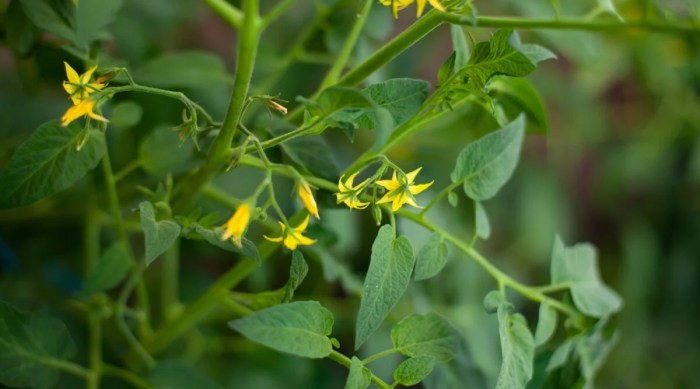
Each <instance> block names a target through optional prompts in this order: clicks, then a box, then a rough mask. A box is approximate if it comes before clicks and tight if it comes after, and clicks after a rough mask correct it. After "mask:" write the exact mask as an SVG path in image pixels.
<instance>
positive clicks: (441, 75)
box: [437, 51, 457, 86]
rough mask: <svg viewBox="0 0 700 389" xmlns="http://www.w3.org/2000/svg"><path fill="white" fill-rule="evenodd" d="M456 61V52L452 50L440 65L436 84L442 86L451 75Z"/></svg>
mask: <svg viewBox="0 0 700 389" xmlns="http://www.w3.org/2000/svg"><path fill="white" fill-rule="evenodd" d="M456 61H457V52H456V51H453V52H452V54H451V55H450V56H449V57H447V59H446V60H445V62H443V63H442V65H440V68H439V69H438V74H437V80H438V86H442V85H444V84H445V82H447V80H449V79H450V77H452V74H454V72H455V62H456Z"/></svg>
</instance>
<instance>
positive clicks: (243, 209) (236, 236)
mask: <svg viewBox="0 0 700 389" xmlns="http://www.w3.org/2000/svg"><path fill="white" fill-rule="evenodd" d="M249 223H250V205H248V203H243V204H241V206H240V207H238V209H236V212H234V213H233V215H232V216H231V218H230V219H228V221H227V222H226V224H225V226H224V227H225V228H226V229H225V230H224V234H223V235H222V236H221V240H226V239H229V238H233V239H232V240H233V243H234V244H235V245H236V246H238V247H241V239H242V238H243V234H244V233H245V230H246V228H248V224H249Z"/></svg>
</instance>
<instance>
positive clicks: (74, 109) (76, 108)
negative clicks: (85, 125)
mask: <svg viewBox="0 0 700 389" xmlns="http://www.w3.org/2000/svg"><path fill="white" fill-rule="evenodd" d="M87 102H88V100H85V101H84V102H82V103H80V104H78V105H73V106H71V107H70V108H68V110H66V113H64V114H63V116H61V127H65V126H67V125H69V124H71V123H72V122H73V121H74V120H76V119H77V118H79V117H81V116H84V115H85V114H86V113H87V110H88V109H89V107H88V106H87V104H86V103H87Z"/></svg>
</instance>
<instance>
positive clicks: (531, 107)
mask: <svg viewBox="0 0 700 389" xmlns="http://www.w3.org/2000/svg"><path fill="white" fill-rule="evenodd" d="M489 93H490V94H491V96H493V97H495V98H496V99H497V101H498V103H499V105H500V106H501V107H502V108H503V110H504V112H505V114H506V116H507V117H516V116H517V115H519V114H520V113H521V112H524V113H525V115H527V132H531V133H547V132H549V122H548V120H547V112H546V110H545V107H544V102H543V101H542V97H541V96H540V94H539V92H538V91H537V89H535V87H534V86H533V85H532V83H531V82H530V80H528V79H526V78H515V77H500V76H498V77H494V78H493V80H491V83H489Z"/></svg>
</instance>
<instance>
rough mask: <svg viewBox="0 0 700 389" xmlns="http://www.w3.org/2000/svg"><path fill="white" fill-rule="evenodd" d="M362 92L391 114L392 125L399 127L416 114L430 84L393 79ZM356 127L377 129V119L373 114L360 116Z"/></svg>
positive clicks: (426, 95)
mask: <svg viewBox="0 0 700 389" xmlns="http://www.w3.org/2000/svg"><path fill="white" fill-rule="evenodd" d="M362 92H364V94H365V95H366V96H368V97H369V98H370V99H372V100H373V101H374V102H375V103H376V104H377V105H378V106H379V107H382V108H385V109H386V110H388V111H389V113H391V117H392V118H393V124H394V125H395V126H398V125H401V124H402V123H404V122H405V121H406V120H408V119H410V118H411V117H413V115H415V114H416V113H418V110H420V108H421V106H422V105H423V102H424V101H425V99H426V98H427V97H428V92H430V84H429V83H428V82H427V81H423V80H414V79H411V78H394V79H390V80H386V81H384V82H380V83H378V84H372V85H370V86H368V87H367V88H365V89H363V90H362ZM358 125H359V126H360V127H362V128H370V129H376V128H377V118H376V114H375V113H374V112H367V113H365V114H364V115H362V116H360V117H359V119H358Z"/></svg>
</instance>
